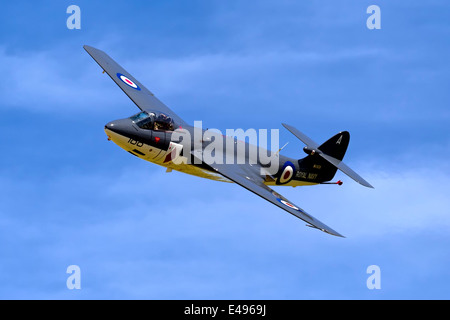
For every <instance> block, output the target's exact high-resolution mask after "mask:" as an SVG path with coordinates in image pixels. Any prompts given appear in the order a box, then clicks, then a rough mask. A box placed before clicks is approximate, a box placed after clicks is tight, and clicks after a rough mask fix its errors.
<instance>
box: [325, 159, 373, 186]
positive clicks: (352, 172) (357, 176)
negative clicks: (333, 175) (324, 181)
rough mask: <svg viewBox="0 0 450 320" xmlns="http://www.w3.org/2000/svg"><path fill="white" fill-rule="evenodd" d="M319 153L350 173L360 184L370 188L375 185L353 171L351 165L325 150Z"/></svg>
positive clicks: (346, 172) (343, 170) (344, 171)
mask: <svg viewBox="0 0 450 320" xmlns="http://www.w3.org/2000/svg"><path fill="white" fill-rule="evenodd" d="M319 155H320V156H321V157H322V158H324V159H325V160H327V161H328V162H329V163H331V164H332V165H334V166H335V167H336V168H338V169H339V170H341V171H342V172H343V173H345V174H346V175H348V176H349V177H350V178H352V179H353V180H355V181H356V182H358V183H359V184H362V185H363V186H365V187H368V188H373V186H372V185H371V184H370V183H368V182H367V181H366V180H364V179H363V178H362V177H361V176H360V175H359V174H357V173H356V172H355V171H353V170H352V169H351V168H350V167H349V166H347V165H346V164H345V163H344V162H342V161H340V160H338V159H336V158H333V157H331V156H329V155H327V154H325V153H323V152H320V153H319Z"/></svg>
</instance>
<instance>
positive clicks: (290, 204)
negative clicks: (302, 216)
mask: <svg viewBox="0 0 450 320" xmlns="http://www.w3.org/2000/svg"><path fill="white" fill-rule="evenodd" d="M277 200H278V201H279V202H281V203H282V204H284V205H285V206H287V207H289V208H291V209H294V210H297V211H300V209H299V208H298V207H296V206H294V205H293V204H292V203H289V202H287V201H285V200H283V199H280V198H277Z"/></svg>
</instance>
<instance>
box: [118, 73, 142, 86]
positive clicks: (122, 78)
mask: <svg viewBox="0 0 450 320" xmlns="http://www.w3.org/2000/svg"><path fill="white" fill-rule="evenodd" d="M117 77H118V78H119V79H120V80H121V81H122V82H123V83H125V84H126V85H128V86H130V87H132V88H133V89H136V90H141V88H140V87H139V86H138V85H137V84H136V83H134V81H132V80H130V79H129V78H128V77H126V76H125V75H123V74H121V73H117Z"/></svg>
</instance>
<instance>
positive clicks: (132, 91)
mask: <svg viewBox="0 0 450 320" xmlns="http://www.w3.org/2000/svg"><path fill="white" fill-rule="evenodd" d="M83 48H84V49H85V50H86V51H87V53H89V55H90V56H91V57H92V58H93V59H94V60H95V61H96V62H97V63H98V64H99V65H100V67H102V69H103V70H104V71H105V72H106V73H107V74H108V75H109V76H110V77H111V79H112V80H113V81H114V82H115V83H116V84H117V85H118V86H119V87H120V88H121V89H122V90H123V92H125V94H126V95H127V96H128V97H129V98H130V99H131V100H132V101H133V102H134V103H135V104H136V105H137V106H138V108H139V109H141V110H152V111H153V110H157V111H160V112H163V113H165V114H167V115H169V116H170V117H172V119H173V120H175V122H177V123H179V124H182V125H186V122H185V121H184V120H183V119H181V118H180V117H179V116H178V115H177V114H176V113H175V112H173V111H172V110H171V109H170V108H169V107H167V106H166V105H165V104H164V103H162V102H161V101H159V100H158V99H157V98H156V97H155V96H154V95H153V93H152V92H150V90H148V89H147V88H146V87H144V85H143V84H142V83H140V82H139V81H138V80H136V79H135V78H134V77H133V76H132V75H131V74H130V73H128V72H127V71H126V70H125V69H124V68H122V67H121V66H120V65H119V64H118V63H117V62H115V61H114V60H113V59H112V58H111V57H110V56H109V55H107V54H106V53H105V52H103V51H101V50H99V49H96V48H93V47H90V46H87V45H85V46H83Z"/></svg>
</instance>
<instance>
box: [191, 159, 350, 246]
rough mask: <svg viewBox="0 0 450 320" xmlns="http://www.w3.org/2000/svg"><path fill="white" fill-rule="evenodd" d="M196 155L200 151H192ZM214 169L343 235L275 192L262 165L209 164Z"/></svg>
mask: <svg viewBox="0 0 450 320" xmlns="http://www.w3.org/2000/svg"><path fill="white" fill-rule="evenodd" d="M191 153H192V155H193V156H194V157H198V153H196V152H195V151H193V152H191ZM208 165H209V166H210V167H211V168H212V169H213V170H214V171H216V172H218V173H220V174H221V175H223V176H224V177H226V178H228V179H230V180H231V181H233V182H235V183H237V184H239V185H240V186H242V187H244V188H245V189H247V190H249V191H251V192H253V193H255V194H257V195H258V196H260V197H261V198H263V199H265V200H267V201H269V202H271V203H272V204H274V205H276V206H277V207H279V208H281V209H283V210H285V211H287V212H289V213H290V214H292V215H294V216H296V217H297V218H300V219H302V220H303V221H305V222H307V223H308V226H309V227H312V228H316V229H319V230H321V231H323V232H326V233H328V234H331V235H334V236H338V237H343V236H342V235H341V234H340V233H338V232H336V231H335V230H333V229H331V228H330V227H328V226H327V225H325V224H324V223H322V222H320V221H319V220H317V219H316V218H314V217H312V216H311V215H309V214H308V213H306V212H305V211H304V210H303V209H301V208H300V207H298V206H297V205H295V204H293V203H292V202H290V201H289V200H288V199H286V198H285V197H283V196H282V195H280V194H279V193H277V192H275V191H274V190H272V189H271V188H269V187H268V186H266V185H265V184H264V180H263V177H262V176H260V175H259V170H260V168H261V167H260V166H258V165H252V166H250V165H249V164H214V163H213V164H208Z"/></svg>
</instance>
